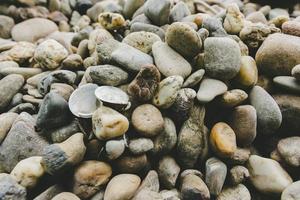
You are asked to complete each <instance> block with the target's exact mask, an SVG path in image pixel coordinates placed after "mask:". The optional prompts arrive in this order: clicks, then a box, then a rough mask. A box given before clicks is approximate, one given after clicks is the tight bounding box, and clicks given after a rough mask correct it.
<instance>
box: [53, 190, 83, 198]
mask: <svg viewBox="0 0 300 200" xmlns="http://www.w3.org/2000/svg"><path fill="white" fill-rule="evenodd" d="M67 199H68V200H79V199H80V198H79V197H78V196H76V195H75V194H73V193H71V192H62V193H59V194H58V195H55V196H54V197H53V198H52V199H51V200H67Z"/></svg>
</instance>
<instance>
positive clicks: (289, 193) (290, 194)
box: [281, 181, 300, 200]
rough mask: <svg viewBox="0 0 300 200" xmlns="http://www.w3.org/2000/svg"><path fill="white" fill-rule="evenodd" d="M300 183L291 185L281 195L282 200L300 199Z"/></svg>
mask: <svg viewBox="0 0 300 200" xmlns="http://www.w3.org/2000/svg"><path fill="white" fill-rule="evenodd" d="M299 186H300V181H296V182H294V183H292V184H291V185H289V186H288V187H287V188H285V189H284V190H283V192H282V193H281V200H297V199H299V198H300V191H299Z"/></svg>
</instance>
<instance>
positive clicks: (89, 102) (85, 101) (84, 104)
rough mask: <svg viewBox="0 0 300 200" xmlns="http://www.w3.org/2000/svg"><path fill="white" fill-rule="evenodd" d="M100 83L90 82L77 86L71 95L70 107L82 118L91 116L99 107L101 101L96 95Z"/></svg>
mask: <svg viewBox="0 0 300 200" xmlns="http://www.w3.org/2000/svg"><path fill="white" fill-rule="evenodd" d="M97 87H98V85H96V84H92V83H88V84H85V85H82V86H80V87H79V88H77V89H76V90H75V91H74V92H73V93H72V94H71V96H70V99H69V108H70V110H71V112H72V113H73V114H74V115H75V116H77V117H81V118H91V117H92V115H93V113H94V111H95V110H96V109H97V108H98V105H99V102H98V101H97V98H96V96H95V90H96V89H97Z"/></svg>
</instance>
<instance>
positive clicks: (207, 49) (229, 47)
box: [204, 37, 241, 80]
mask: <svg viewBox="0 0 300 200" xmlns="http://www.w3.org/2000/svg"><path fill="white" fill-rule="evenodd" d="M204 64H205V71H206V73H207V74H208V75H209V76H211V77H212V78H217V79H221V80H224V79H225V80H226V79H232V78H234V77H235V76H236V75H237V74H238V72H239V70H240V64H241V50H240V47H239V45H238V43H237V42H235V41H234V40H233V39H230V38H227V37H210V38H207V39H206V40H205V41H204Z"/></svg>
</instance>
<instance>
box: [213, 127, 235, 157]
mask: <svg viewBox="0 0 300 200" xmlns="http://www.w3.org/2000/svg"><path fill="white" fill-rule="evenodd" d="M210 143H211V145H212V149H213V150H214V151H215V153H216V154H218V155H220V156H222V157H230V156H232V155H233V154H234V152H235V150H236V148H237V145H236V136H235V133H234V131H233V130H232V128H231V127H230V126H229V125H228V124H226V123H224V122H219V123H217V124H215V125H214V126H213V128H212V129H211V133H210Z"/></svg>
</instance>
